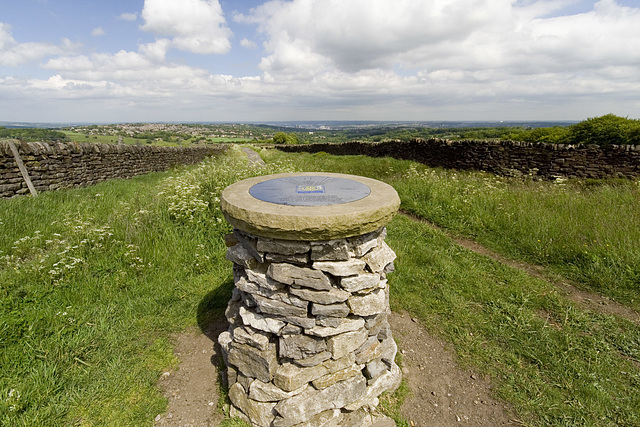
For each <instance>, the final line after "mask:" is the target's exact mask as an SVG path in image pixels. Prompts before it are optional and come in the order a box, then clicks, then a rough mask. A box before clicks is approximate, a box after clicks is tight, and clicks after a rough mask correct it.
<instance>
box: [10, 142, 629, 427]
mask: <svg viewBox="0 0 640 427" xmlns="http://www.w3.org/2000/svg"><path fill="white" fill-rule="evenodd" d="M261 154H262V156H263V158H264V159H265V160H266V161H267V163H268V165H269V166H268V168H267V169H266V170H254V169H252V168H249V167H247V162H246V159H245V158H244V157H243V154H242V153H241V152H240V151H239V149H231V150H230V151H229V153H228V154H227V155H224V156H222V157H221V158H219V159H213V160H208V161H206V162H204V163H202V164H201V165H198V166H195V167H190V168H184V169H179V170H175V171H172V172H166V173H159V174H150V175H146V176H143V177H138V178H134V179H132V180H127V181H120V180H118V181H109V182H105V183H102V184H99V185H96V186H93V187H90V188H83V189H76V190H67V191H58V192H48V193H43V194H41V195H40V196H38V197H37V198H31V197H21V198H14V199H10V200H0V320H1V323H0V325H1V326H0V372H1V374H0V425H12V426H14V425H16V426H21V425H22V426H38V425H109V426H111V425H123V426H124V425H152V424H153V419H154V417H155V416H156V415H157V414H159V413H161V412H163V410H164V408H165V405H166V401H165V399H164V398H163V396H162V395H161V393H160V392H159V390H158V389H157V388H156V382H157V379H158V377H159V375H160V374H161V372H163V371H164V370H166V369H168V368H171V367H175V366H176V364H177V361H176V360H175V358H174V357H173V355H172V349H171V344H170V341H169V336H170V335H171V334H172V333H174V332H176V331H180V330H184V329H185V328H188V327H193V326H197V325H199V324H204V323H206V321H207V318H210V317H211V316H217V315H220V313H221V312H222V310H223V309H224V307H225V306H226V303H227V300H228V298H229V295H230V292H231V287H232V286H233V283H232V278H231V276H232V275H231V267H230V265H229V263H228V261H226V260H225V259H224V253H225V248H224V243H223V240H222V237H223V235H224V234H225V233H226V232H227V231H228V226H227V225H226V224H225V222H224V220H223V219H222V216H221V213H220V211H219V208H218V196H219V193H220V191H221V190H222V189H223V188H224V187H226V186H227V185H229V184H230V183H232V182H235V181H237V180H239V179H243V178H245V177H248V176H252V175H256V174H267V173H276V172H286V171H293V170H294V169H295V170H307V171H311V170H325V171H338V172H344V173H353V174H358V175H365V176H372V177H374V178H378V179H381V180H383V181H386V182H389V183H391V184H392V185H394V186H395V188H396V189H397V190H398V192H399V194H400V195H401V198H402V203H403V208H405V209H407V210H411V211H412V212H414V213H416V214H417V215H419V216H422V217H424V218H426V219H429V220H431V221H434V222H436V223H438V224H439V225H441V226H443V227H445V228H447V229H448V230H449V232H453V233H459V234H463V235H467V236H471V237H473V238H475V239H477V240H478V241H481V242H482V243H484V244H486V245H487V246H490V247H492V248H493V249H495V250H497V251H499V252H501V253H503V254H506V255H508V256H511V257H514V258H517V259H523V260H529V261H534V262H539V263H542V264H544V265H546V266H548V268H549V269H550V270H552V271H553V273H554V274H556V275H561V276H563V277H567V278H569V279H571V280H573V281H576V282H577V283H578V284H580V286H582V287H584V288H587V289H592V290H597V291H599V292H601V293H603V294H605V295H608V296H610V297H611V298H615V299H617V300H618V301H621V302H623V303H625V304H627V305H629V306H631V307H634V308H637V307H638V302H639V301H640V297H639V295H638V294H639V293H640V289H639V288H640V286H638V277H639V276H638V268H639V267H638V266H639V265H640V264H639V263H638V262H637V261H638V257H639V256H640V255H639V254H640V249H639V248H640V238H639V237H640V236H638V230H640V219H639V218H638V213H637V212H638V209H639V208H640V206H639V205H640V203H639V201H638V191H639V189H638V186H637V184H636V183H631V182H630V183H620V182H609V183H602V182H597V183H595V182H591V183H584V182H583V183H542V182H534V181H530V180H526V179H518V180H516V179H509V180H507V179H497V178H495V177H493V176H491V175H487V174H482V173H459V172H451V171H442V170H433V169H429V168H426V167H423V166H421V165H417V164H415V163H412V162H407V161H398V160H393V159H368V158H364V157H334V156H329V155H326V154H315V155H308V154H300V155H298V154H296V155H290V154H284V153H279V152H276V151H263V152H262V153H261ZM292 165H295V167H294V166H292ZM556 215H557V216H558V218H550V217H554V216H556ZM611 224H615V227H611ZM388 230H389V236H388V242H389V244H390V246H391V247H393V248H394V250H395V251H396V252H397V254H398V260H397V262H396V267H397V269H396V272H395V273H393V274H391V275H390V284H391V291H392V295H391V304H392V308H393V309H394V310H407V311H409V312H410V313H411V314H412V315H413V316H416V317H417V318H419V319H421V321H422V322H423V323H424V324H425V325H426V326H427V328H428V329H429V331H430V332H431V333H433V334H437V335H439V336H441V337H443V338H444V339H445V340H447V341H448V342H450V343H452V345H453V346H454V348H455V350H456V352H457V354H458V356H459V360H460V362H461V363H462V364H463V365H468V366H473V367H475V369H477V370H479V371H481V372H484V373H486V374H489V375H491V377H492V381H493V383H494V385H495V388H496V393H497V394H498V397H500V398H501V399H503V400H504V401H506V402H509V403H510V404H512V405H513V407H514V409H515V411H516V412H517V416H518V417H519V418H520V419H521V420H522V422H523V424H524V425H540V426H543V425H572V426H573V425H593V426H596V425H598V426H601V425H605V426H606V425H626V426H640V409H638V408H640V395H639V394H638V393H637V392H636V391H637V390H638V387H639V386H640V328H639V327H638V325H636V324H633V323H631V322H629V321H627V320H624V319H621V318H618V317H614V316H607V315H603V314H600V313H597V312H591V311H587V310H584V309H582V308H581V307H579V306H576V305H575V304H573V303H571V302H570V301H568V300H567V299H566V298H565V297H564V296H563V294H562V293H561V292H559V291H558V290H557V289H555V288H554V287H553V286H552V285H551V284H549V283H547V282H545V281H542V280H538V279H534V278H531V277H529V276H527V275H525V274H524V273H522V272H520V271H518V270H514V269H512V268H509V267H506V266H504V265H502V264H499V263H497V262H495V261H492V260H489V259H487V258H484V257H482V256H480V255H477V254H474V253H472V252H469V251H467V250H465V249H463V248H461V247H459V246H458V245H456V244H455V243H454V242H453V241H452V240H451V239H450V238H449V237H447V235H446V234H445V233H443V232H441V231H437V230H434V229H433V228H432V227H430V226H428V225H426V224H422V223H418V222H415V221H411V220H409V219H408V218H406V217H402V216H399V217H397V218H396V219H394V220H393V221H392V223H391V224H390V225H389V227H388ZM571 260H573V261H571Z"/></svg>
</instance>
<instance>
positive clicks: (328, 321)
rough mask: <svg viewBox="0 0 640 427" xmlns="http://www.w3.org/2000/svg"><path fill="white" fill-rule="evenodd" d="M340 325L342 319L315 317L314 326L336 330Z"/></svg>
mask: <svg viewBox="0 0 640 427" xmlns="http://www.w3.org/2000/svg"><path fill="white" fill-rule="evenodd" d="M341 324H342V317H326V316H318V317H316V325H318V326H326V327H328V328H337V327H339V326H340V325H341Z"/></svg>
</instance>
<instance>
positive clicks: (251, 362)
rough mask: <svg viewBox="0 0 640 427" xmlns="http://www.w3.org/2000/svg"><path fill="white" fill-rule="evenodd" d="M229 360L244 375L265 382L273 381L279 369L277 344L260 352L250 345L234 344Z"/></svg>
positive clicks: (231, 346)
mask: <svg viewBox="0 0 640 427" xmlns="http://www.w3.org/2000/svg"><path fill="white" fill-rule="evenodd" d="M227 359H228V361H229V363H230V364H232V365H233V366H235V367H236V368H238V370H239V371H240V372H242V373H243V374H244V375H246V376H248V377H253V378H257V379H259V380H260V381H264V382H269V381H271V379H272V378H273V374H274V372H275V371H276V369H277V368H278V358H277V355H276V346H275V344H270V345H269V346H268V347H267V349H266V350H258V349H256V348H255V347H251V346H250V345H247V344H240V343H235V342H234V343H231V345H230V348H229V355H228V357H227ZM247 415H248V414H247Z"/></svg>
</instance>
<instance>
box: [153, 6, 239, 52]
mask: <svg viewBox="0 0 640 427" xmlns="http://www.w3.org/2000/svg"><path fill="white" fill-rule="evenodd" d="M142 18H143V19H144V21H145V23H144V24H143V25H142V26H141V28H142V29H143V30H144V31H149V32H152V33H155V34H157V35H160V36H163V37H170V38H171V45H172V47H175V48H178V49H181V50H185V51H189V52H193V53H198V54H211V53H216V54H221V53H227V52H228V51H229V49H230V48H231V43H230V41H229V38H230V37H231V30H229V28H228V27H227V25H226V20H225V18H224V14H223V12H222V7H221V6H220V3H219V2H218V0H145V3H144V8H143V9H142Z"/></svg>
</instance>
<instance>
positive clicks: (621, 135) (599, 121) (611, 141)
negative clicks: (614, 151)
mask: <svg viewBox="0 0 640 427" xmlns="http://www.w3.org/2000/svg"><path fill="white" fill-rule="evenodd" d="M568 140H569V142H570V143H572V144H597V145H624V144H634V145H635V144H640V120H632V119H628V118H625V117H619V116H616V115H614V114H606V115H604V116H601V117H593V118H590V119H587V120H585V121H582V122H580V123H578V124H575V125H573V126H571V127H570V128H569V138H568Z"/></svg>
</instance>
